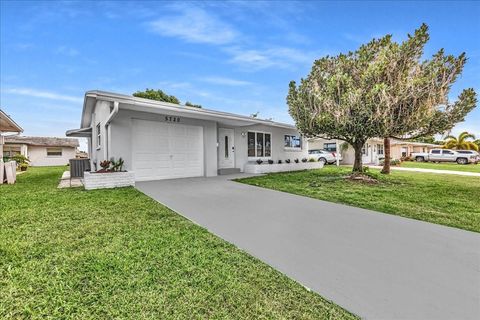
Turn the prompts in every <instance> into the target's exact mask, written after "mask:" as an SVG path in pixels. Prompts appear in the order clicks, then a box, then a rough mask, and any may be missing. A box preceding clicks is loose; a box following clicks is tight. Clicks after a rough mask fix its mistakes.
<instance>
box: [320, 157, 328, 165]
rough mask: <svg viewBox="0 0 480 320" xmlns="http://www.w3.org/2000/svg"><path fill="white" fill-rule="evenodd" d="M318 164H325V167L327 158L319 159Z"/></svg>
mask: <svg viewBox="0 0 480 320" xmlns="http://www.w3.org/2000/svg"><path fill="white" fill-rule="evenodd" d="M318 162H323V164H324V165H325V164H327V159H325V158H319V159H318Z"/></svg>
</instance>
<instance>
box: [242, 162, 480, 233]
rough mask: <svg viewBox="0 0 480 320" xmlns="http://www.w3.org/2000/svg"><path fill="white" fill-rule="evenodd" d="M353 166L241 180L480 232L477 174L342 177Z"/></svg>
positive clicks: (374, 174)
mask: <svg viewBox="0 0 480 320" xmlns="http://www.w3.org/2000/svg"><path fill="white" fill-rule="evenodd" d="M350 172H351V168H345V167H340V168H336V167H325V168H323V169H320V170H309V171H297V172H288V173H277V174H269V175H266V176H259V177H252V178H246V179H241V180H239V181H240V182H243V183H247V184H251V185H255V186H260V187H265V188H270V189H275V190H280V191H285V192H289V193H294V194H298V195H303V196H308V197H312V198H316V199H322V200H326V201H331V202H337V203H344V204H348V205H352V206H355V207H361V208H366V209H371V210H375V211H380V212H385V213H390V214H395V215H399V216H404V217H408V218H413V219H418V220H424V221H428V222H433V223H438V224H443V225H446V226H451V227H456V228H460V229H465V230H471V231H475V232H480V205H479V197H480V178H478V177H467V176H454V175H439V174H435V173H419V172H399V171H392V173H391V175H389V176H385V175H382V174H380V173H379V171H378V170H372V172H371V174H372V175H373V176H375V177H376V178H377V179H379V183H378V184H368V183H362V182H354V181H350V180H346V179H344V178H343V177H344V176H346V175H348V174H349V173H350Z"/></svg>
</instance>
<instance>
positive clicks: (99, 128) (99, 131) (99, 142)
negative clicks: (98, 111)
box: [95, 122, 102, 150]
mask: <svg viewBox="0 0 480 320" xmlns="http://www.w3.org/2000/svg"><path fill="white" fill-rule="evenodd" d="M95 131H96V133H97V150H100V149H101V148H102V126H101V125H100V122H99V123H97V125H96V126H95Z"/></svg>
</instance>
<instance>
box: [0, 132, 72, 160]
mask: <svg viewBox="0 0 480 320" xmlns="http://www.w3.org/2000/svg"><path fill="white" fill-rule="evenodd" d="M78 146H79V143H78V139H73V138H54V137H27V136H18V135H12V136H6V137H4V145H3V157H6V158H8V157H11V156H13V155H15V154H22V155H24V156H26V157H27V158H28V159H29V160H30V165H31V166H37V167H38V166H63V165H66V164H68V163H69V160H70V159H73V158H75V156H76V151H77V148H78Z"/></svg>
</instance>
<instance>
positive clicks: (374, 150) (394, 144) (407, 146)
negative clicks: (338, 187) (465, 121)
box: [308, 138, 439, 164]
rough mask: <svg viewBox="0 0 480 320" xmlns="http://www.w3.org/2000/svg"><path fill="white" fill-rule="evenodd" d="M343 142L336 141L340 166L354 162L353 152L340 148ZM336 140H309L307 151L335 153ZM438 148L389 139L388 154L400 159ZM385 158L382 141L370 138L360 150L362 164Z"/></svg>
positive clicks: (425, 144) (429, 144) (433, 145)
mask: <svg viewBox="0 0 480 320" xmlns="http://www.w3.org/2000/svg"><path fill="white" fill-rule="evenodd" d="M343 143H344V141H341V140H338V146H339V148H340V152H341V154H342V158H343V160H342V164H353V162H354V160H355V151H354V150H353V148H352V147H351V146H350V145H348V148H347V149H346V150H345V149H344V148H342V144H343ZM336 146H337V140H328V139H321V138H317V139H309V140H308V150H315V149H324V150H327V151H332V152H337V148H336ZM438 147H439V146H438V145H436V144H431V143H423V142H413V141H402V140H397V139H391V143H390V153H391V158H392V159H401V158H405V157H410V155H411V154H412V153H414V152H428V151H430V150H431V149H435V148H438ZM384 158H385V151H384V146H383V139H380V138H372V139H368V140H367V142H366V143H365V145H364V147H363V149H362V162H363V163H364V164H378V163H379V162H380V160H381V159H384Z"/></svg>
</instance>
